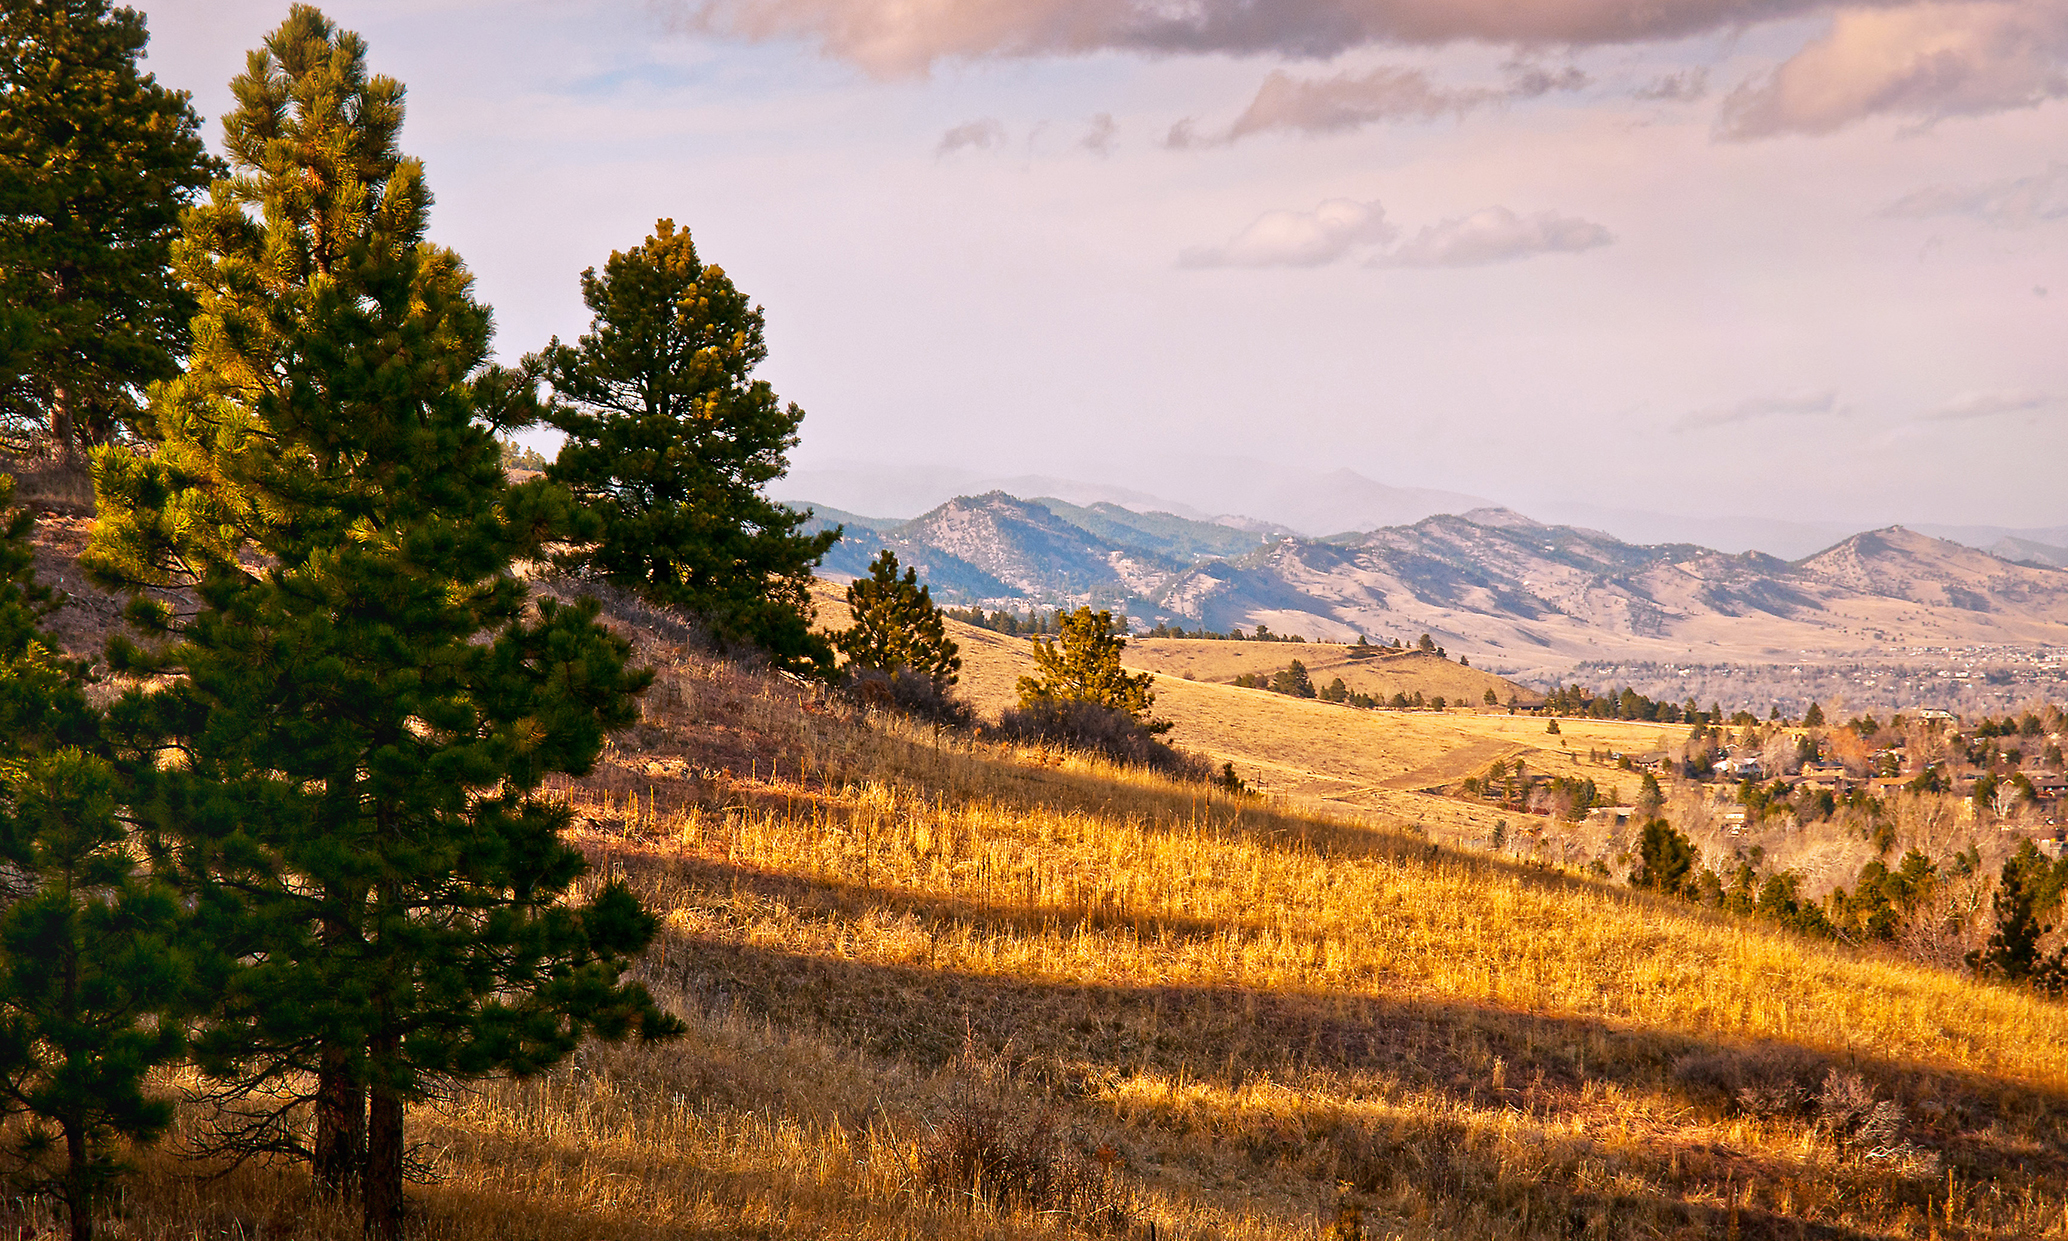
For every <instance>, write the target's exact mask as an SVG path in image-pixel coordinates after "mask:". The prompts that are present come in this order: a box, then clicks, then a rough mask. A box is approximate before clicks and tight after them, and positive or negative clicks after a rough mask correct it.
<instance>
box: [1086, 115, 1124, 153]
mask: <svg viewBox="0 0 2068 1241" xmlns="http://www.w3.org/2000/svg"><path fill="white" fill-rule="evenodd" d="M1119 132H1120V126H1119V125H1118V124H1116V123H1115V122H1114V120H1113V114H1112V113H1110V112H1101V113H1099V114H1098V115H1097V116H1095V117H1093V118H1091V127H1090V128H1089V129H1087V130H1085V133H1084V137H1083V138H1081V139H1079V140H1078V143H1077V145H1078V146H1081V147H1083V148H1084V149H1085V150H1087V151H1090V152H1092V153H1094V154H1096V155H1111V154H1112V153H1113V138H1114V135H1116V134H1118V133H1119Z"/></svg>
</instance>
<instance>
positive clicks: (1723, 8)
mask: <svg viewBox="0 0 2068 1241" xmlns="http://www.w3.org/2000/svg"><path fill="white" fill-rule="evenodd" d="M677 5H678V7H677V12H678V13H680V14H681V18H682V20H683V21H684V22H685V23H686V24H687V25H689V26H690V27H692V28H694V29H698V30H704V31H710V32H715V33H720V34H727V35H733V36H737V37H742V38H748V39H802V40H805V41H808V42H811V43H815V44H817V45H818V46H819V47H820V48H821V49H822V50H823V51H824V52H825V53H826V54H828V55H830V56H834V57H837V58H839V59H842V60H846V61H849V62H851V63H854V64H856V65H859V66H861V67H862V68H864V69H866V70H868V71H869V72H871V73H875V74H879V75H884V76H894V75H899V74H909V73H923V72H925V71H926V70H927V69H928V68H929V67H931V66H932V65H933V63H934V62H935V61H938V60H944V59H980V58H987V57H1030V56H1054V55H1081V54H1087V53H1092V52H1100V51H1126V52H1141V53H1148V54H1179V53H1229V54H1236V55H1242V54H1254V53H1272V54H1277V55H1283V56H1303V57H1326V56H1332V55H1335V54H1336V53H1338V52H1342V51H1345V50H1347V49H1349V48H1353V47H1361V46H1366V45H1370V44H1378V43H1394V44H1419V45H1435V44H1444V43H1452V42H1457V41H1461V40H1477V41H1481V42H1487V43H1496V44H1504V45H1522V46H1588V45H1599V44H1619V43H1633V42H1641V41H1645V40H1654V39H1670V38H1678V37H1682V36H1685V35H1692V34H1699V33H1702V32H1704V31H1711V30H1719V29H1725V28H1732V27H1740V26H1744V25H1748V24H1751V23H1755V22H1761V21H1767V20H1771V19H1775V18H1784V17H1793V16H1799V15H1801V14H1804V13H1811V12H1816V11H1818V10H1820V9H1822V8H1823V7H1825V6H1824V5H1823V4H1821V3H1819V2H1818V0H1657V2H1655V3H1643V4H1633V3H1630V0H1268V2H1265V0H1185V2H1182V3H1173V2H1172V0H677Z"/></svg>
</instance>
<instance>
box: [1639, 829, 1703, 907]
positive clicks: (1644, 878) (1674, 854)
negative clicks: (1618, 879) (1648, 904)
mask: <svg viewBox="0 0 2068 1241" xmlns="http://www.w3.org/2000/svg"><path fill="white" fill-rule="evenodd" d="M1637 856H1638V859H1639V862H1638V867H1637V870H1636V871H1635V873H1633V874H1632V875H1631V876H1630V882H1631V884H1632V885H1634V886H1637V887H1645V888H1652V889H1655V890H1657V891H1660V892H1667V893H1674V892H1679V891H1681V890H1682V888H1684V887H1685V886H1686V885H1687V882H1688V879H1689V877H1690V876H1691V875H1692V874H1693V873H1694V868H1695V862H1696V861H1697V859H1698V857H1699V855H1698V854H1697V852H1696V850H1695V846H1694V843H1693V842H1692V841H1690V840H1689V839H1688V838H1687V836H1686V835H1684V834H1683V833H1681V832H1680V831H1678V830H1677V829H1675V828H1674V826H1673V825H1672V824H1671V823H1668V822H1666V820H1664V819H1653V820H1652V821H1651V822H1649V823H1646V824H1645V825H1644V831H1643V833H1642V835H1641V836H1640V837H1639V840H1638V846H1637Z"/></svg>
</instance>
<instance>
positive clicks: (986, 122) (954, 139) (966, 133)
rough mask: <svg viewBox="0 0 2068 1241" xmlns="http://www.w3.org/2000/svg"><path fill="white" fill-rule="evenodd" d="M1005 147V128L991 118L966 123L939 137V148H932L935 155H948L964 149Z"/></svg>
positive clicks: (982, 149) (985, 149) (984, 149)
mask: <svg viewBox="0 0 2068 1241" xmlns="http://www.w3.org/2000/svg"><path fill="white" fill-rule="evenodd" d="M1004 145H1005V126H1004V125H1003V124H1001V123H1000V122H999V121H998V120H996V119H995V118H993V117H988V116H987V117H984V118H983V119H981V120H975V121H967V122H964V123H963V124H961V125H957V126H956V127H955V128H953V129H951V130H949V131H948V132H947V133H944V134H942V135H941V144H940V146H938V147H936V148H934V154H936V155H949V154H953V153H954V152H956V151H960V150H962V149H964V148H965V147H975V148H976V149H977V150H979V151H988V150H990V149H991V148H992V147H996V146H1004Z"/></svg>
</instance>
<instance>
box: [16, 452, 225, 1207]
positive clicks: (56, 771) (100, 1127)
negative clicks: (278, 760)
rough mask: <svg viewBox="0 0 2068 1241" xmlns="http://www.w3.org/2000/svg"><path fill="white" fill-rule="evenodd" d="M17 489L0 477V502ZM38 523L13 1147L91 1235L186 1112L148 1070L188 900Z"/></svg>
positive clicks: (19, 1176) (23, 759)
mask: <svg viewBox="0 0 2068 1241" xmlns="http://www.w3.org/2000/svg"><path fill="white" fill-rule="evenodd" d="M12 492H13V480H12V479H10V478H7V477H6V476H4V475H0V509H5V507H6V505H7V501H8V499H9V497H10V496H11V494H12ZM29 528H30V518H29V514H28V513H26V512H22V511H17V512H14V513H11V514H9V515H8V516H7V519H6V526H5V529H4V531H0V862H4V863H5V864H6V866H7V872H6V874H7V879H8V888H9V891H8V892H7V893H6V899H5V900H4V902H0V904H4V909H0V1118H5V1121H6V1123H0V1157H4V1158H5V1160H6V1164H7V1171H8V1172H9V1173H10V1174H11V1177H10V1179H11V1180H12V1182H13V1186H12V1187H13V1189H14V1190H15V1191H16V1192H19V1193H24V1194H28V1195H31V1196H46V1197H49V1198H52V1199H55V1200H56V1201H57V1202H59V1203H60V1204H61V1205H63V1207H64V1208H65V1212H66V1214H67V1215H68V1216H69V1217H70V1220H71V1235H72V1237H73V1238H74V1241H86V1239H87V1238H90V1237H91V1236H92V1235H93V1223H94V1210H95V1207H96V1206H97V1205H98V1204H99V1203H100V1202H101V1200H102V1199H103V1198H104V1197H105V1196H106V1193H107V1190H108V1188H109V1186H110V1184H111V1182H112V1181H113V1179H114V1178H115V1176H116V1175H117V1174H118V1173H119V1172H120V1171H121V1167H122V1165H121V1163H120V1160H119V1157H118V1156H119V1152H120V1147H121V1143H122V1142H124V1141H141V1140H148V1139H150V1138H153V1137H155V1136H157V1134H158V1133H159V1132H160V1131H161V1130H163V1129H164V1127H165V1125H166V1124H167V1123H168V1122H169V1121H170V1120H171V1107H170V1106H169V1105H168V1103H167V1102H166V1101H165V1100H164V1099H162V1098H153V1097H150V1096H149V1095H147V1094H146V1092H145V1090H144V1080H145V1077H146V1075H147V1074H148V1073H149V1072H150V1070H151V1069H152V1068H153V1067H154V1066H156V1065H158V1064H161V1063H163V1062H165V1061H166V1060H167V1059H169V1058H171V1057H172V1056H173V1055H175V1054H176V1053H177V1052H178V1050H179V1047H180V1037H179V1026H178V1024H177V1022H176V1021H174V1020H171V1019H170V1016H171V1013H172V1010H175V1009H176V1008H177V1006H178V1005H179V1003H180V1001H181V999H182V997H183V995H184V994H185V986H184V982H185V977H186V975H185V971H184V966H183V961H184V954H183V953H181V952H180V951H178V950H177V949H175V948H174V946H173V944H174V941H175V940H176V939H177V938H178V907H177V905H176V904H175V902H174V901H173V899H172V897H171V894H170V893H168V892H167V891H166V890H165V888H164V887H162V886H161V885H157V884H154V883H152V882H151V881H150V880H149V878H148V877H147V876H145V875H144V874H141V873H139V871H138V867H137V860H136V859H135V858H134V857H133V856H131V853H130V850H129V848H128V844H129V834H128V831H127V829H126V827H125V826H124V824H123V823H122V822H121V820H120V819H119V818H118V817H117V814H116V810H117V803H116V800H115V789H116V785H115V779H114V773H113V771H112V770H111V768H110V766H109V764H108V763H107V761H106V759H105V756H104V755H102V754H100V753H98V752H97V751H98V749H99V744H98V731H99V730H98V718H99V717H98V716H97V715H96V713H95V712H94V711H93V710H92V709H90V708H89V707H88V705H87V701H86V697H85V694H84V693H83V692H82V684H83V678H84V671H85V670H84V668H83V666H82V665H81V664H80V663H79V662H77V661H74V660H71V659H67V658H65V657H64V656H63V655H62V654H61V653H59V651H58V648H57V644H56V643H55V642H53V641H52V640H51V639H50V638H49V637H47V636H46V635H45V634H44V633H43V632H42V631H41V629H40V628H39V622H40V621H41V619H42V618H43V617H44V616H45V615H47V614H48V612H49V611H50V610H51V608H52V607H53V606H54V604H55V600H54V598H53V596H52V593H51V591H50V590H49V588H47V587H44V586H41V585H39V584H38V583H37V582H36V581H35V579H34V577H33V575H32V570H33V565H34V556H33V554H32V553H31V551H30V548H29V542H28V535H29Z"/></svg>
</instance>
